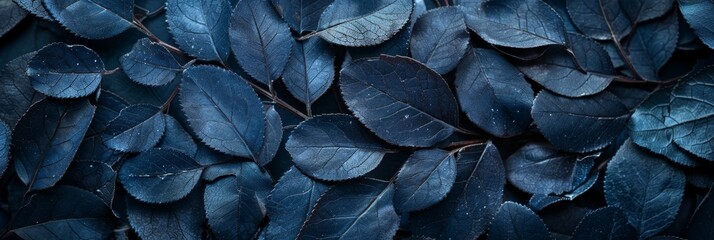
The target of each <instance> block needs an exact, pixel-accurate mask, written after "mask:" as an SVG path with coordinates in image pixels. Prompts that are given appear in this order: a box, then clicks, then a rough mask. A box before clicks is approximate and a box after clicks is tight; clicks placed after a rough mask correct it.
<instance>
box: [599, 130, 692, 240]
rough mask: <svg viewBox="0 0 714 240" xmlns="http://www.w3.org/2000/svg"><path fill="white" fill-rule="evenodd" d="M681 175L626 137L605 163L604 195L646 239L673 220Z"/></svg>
mask: <svg viewBox="0 0 714 240" xmlns="http://www.w3.org/2000/svg"><path fill="white" fill-rule="evenodd" d="M684 178H685V176H684V174H683V173H682V172H681V171H679V170H678V169H676V168H674V167H673V166H671V165H670V164H669V163H668V162H667V161H665V160H664V159H661V158H659V157H657V156H656V155H653V154H651V153H648V152H647V151H645V150H644V149H641V148H640V147H638V146H636V145H634V144H633V143H632V142H631V141H629V140H628V141H627V142H626V143H625V144H624V145H622V147H620V150H618V151H617V154H616V155H615V157H613V158H612V160H611V161H610V163H609V164H608V165H607V171H606V173H605V198H606V199H607V203H608V205H611V206H618V207H620V208H621V209H622V211H623V212H624V213H625V215H627V219H628V221H629V222H630V224H632V225H633V226H634V227H635V229H637V231H638V232H639V236H640V238H649V237H652V236H655V235H657V234H658V233H660V232H661V231H663V230H664V229H665V228H667V226H669V225H670V224H671V223H672V222H673V221H674V218H675V215H676V214H677V211H678V210H679V206H680V204H681V203H682V195H683V194H684V183H685V179H684Z"/></svg>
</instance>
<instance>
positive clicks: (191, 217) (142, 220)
mask: <svg viewBox="0 0 714 240" xmlns="http://www.w3.org/2000/svg"><path fill="white" fill-rule="evenodd" d="M202 189H203V187H199V188H196V189H195V190H194V191H193V192H192V193H191V194H189V195H188V196H187V197H185V198H184V199H181V200H179V201H176V202H172V203H166V204H149V203H143V202H140V201H137V200H135V199H134V198H132V197H127V198H126V212H127V215H128V217H127V218H128V219H129V223H130V224H131V227H132V228H133V229H134V231H136V233H137V234H138V235H139V237H141V239H143V240H162V239H178V240H190V239H201V236H202V233H203V223H204V222H205V215H204V212H203V199H202V198H201V197H202V196H203V190H202Z"/></svg>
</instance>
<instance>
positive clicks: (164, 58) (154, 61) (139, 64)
mask: <svg viewBox="0 0 714 240" xmlns="http://www.w3.org/2000/svg"><path fill="white" fill-rule="evenodd" d="M119 62H120V63H121V67H122V70H123V71H124V73H126V75H127V76H128V77H129V78H131V80H134V81H135V82H137V83H139V84H144V85H148V86H162V85H166V84H168V83H169V82H171V80H174V78H176V76H178V75H179V73H180V72H181V71H182V70H183V67H182V64H181V60H179V59H178V58H177V57H176V56H174V55H173V54H172V53H171V52H169V50H167V49H166V48H165V47H164V46H161V45H159V44H158V43H154V42H152V41H151V40H149V39H148V38H142V39H139V41H137V42H136V44H134V47H133V48H132V49H131V52H128V53H127V54H125V55H124V56H122V57H121V58H120V59H119Z"/></svg>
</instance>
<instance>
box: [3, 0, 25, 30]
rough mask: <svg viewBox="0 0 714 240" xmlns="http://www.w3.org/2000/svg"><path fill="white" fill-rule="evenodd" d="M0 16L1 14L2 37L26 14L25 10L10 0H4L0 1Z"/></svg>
mask: <svg viewBox="0 0 714 240" xmlns="http://www.w3.org/2000/svg"><path fill="white" fill-rule="evenodd" d="M0 16H2V20H0V37H2V36H3V35H5V33H7V32H8V31H10V29H12V28H13V27H15V25H17V23H19V22H20V21H22V19H23V18H25V16H27V11H25V10H24V9H22V7H20V6H19V5H17V4H16V3H15V2H13V1H12V0H5V1H0Z"/></svg>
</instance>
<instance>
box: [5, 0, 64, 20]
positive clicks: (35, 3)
mask: <svg viewBox="0 0 714 240" xmlns="http://www.w3.org/2000/svg"><path fill="white" fill-rule="evenodd" d="M13 1H14V2H15V3H17V5H19V6H20V7H22V8H24V9H25V10H27V11H28V12H30V13H32V14H34V15H35V16H38V17H41V18H44V19H46V20H50V21H51V20H54V19H53V18H52V16H50V12H49V11H47V8H45V6H44V4H42V0H13Z"/></svg>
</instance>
